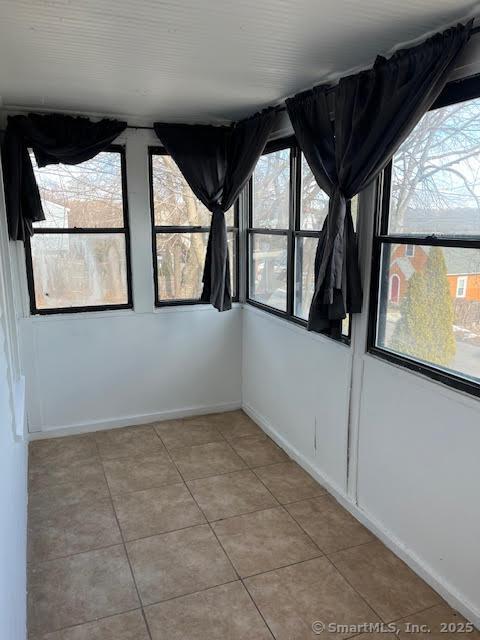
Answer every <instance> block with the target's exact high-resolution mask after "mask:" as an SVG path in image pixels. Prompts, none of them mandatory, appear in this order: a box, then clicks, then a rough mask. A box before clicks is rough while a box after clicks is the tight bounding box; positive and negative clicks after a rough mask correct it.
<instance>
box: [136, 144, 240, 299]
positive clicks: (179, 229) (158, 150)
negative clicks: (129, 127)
mask: <svg viewBox="0 0 480 640" xmlns="http://www.w3.org/2000/svg"><path fill="white" fill-rule="evenodd" d="M155 155H160V156H168V155H169V154H168V152H167V150H166V149H165V148H164V147H161V146H158V145H150V146H149V147H148V181H149V192H150V225H151V236H152V263H153V289H154V304H155V307H156V308H162V307H178V306H181V305H196V304H206V303H205V302H203V301H202V300H200V299H196V298H184V299H182V298H179V299H175V300H164V299H161V298H159V296H158V264H157V235H158V234H159V233H209V232H210V227H209V226H208V227H204V226H202V225H156V224H155V207H154V190H153V156H155ZM233 207H234V210H233V221H234V224H235V226H233V227H228V226H227V238H228V234H229V233H230V232H233V238H234V243H235V260H234V263H233V264H234V269H235V273H234V274H232V282H233V284H234V286H235V295H234V296H232V302H238V300H239V269H240V256H239V236H240V228H239V198H237V201H236V202H235V204H234V205H233Z"/></svg>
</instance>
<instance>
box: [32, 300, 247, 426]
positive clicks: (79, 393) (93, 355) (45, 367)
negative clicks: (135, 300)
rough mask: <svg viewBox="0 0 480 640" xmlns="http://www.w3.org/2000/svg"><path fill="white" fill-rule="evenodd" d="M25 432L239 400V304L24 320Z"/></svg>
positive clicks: (118, 422)
mask: <svg viewBox="0 0 480 640" xmlns="http://www.w3.org/2000/svg"><path fill="white" fill-rule="evenodd" d="M20 326H21V336H22V346H23V349H22V351H23V361H24V362H25V366H26V377H27V398H28V405H27V406H28V420H29V428H30V431H31V432H33V431H48V430H51V429H65V428H70V429H72V428H73V429H75V430H78V429H83V430H84V429H85V428H87V429H88V428H93V429H95V428H109V427H115V426H122V425H126V424H137V423H141V422H151V421H153V420H156V419H162V418H169V417H177V416H181V415H187V414H189V413H202V412H208V411H215V410H218V411H220V410H228V409H229V408H236V407H239V406H240V405H241V378H240V375H241V370H240V364H239V359H240V358H241V331H242V326H241V309H240V308H236V309H233V310H232V311H230V312H228V313H218V312H217V311H215V310H213V309H210V308H204V307H202V308H196V307H182V308H176V309H173V308H172V309H168V310H160V311H158V312H153V311H152V312H150V313H134V312H129V311H125V312H122V313H119V312H116V313H115V312H111V313H110V314H109V313H99V314H95V313H89V314H86V315H84V314H82V315H78V314H72V315H70V316H61V317H60V316H49V317H42V318H33V319H32V318H28V319H27V318H25V319H23V320H22V321H21V325H20Z"/></svg>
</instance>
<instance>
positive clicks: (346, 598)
mask: <svg viewBox="0 0 480 640" xmlns="http://www.w3.org/2000/svg"><path fill="white" fill-rule="evenodd" d="M245 586H246V587H247V589H248V591H249V592H250V594H251V595H252V597H253V599H254V601H255V603H256V604H257V606H258V608H259V609H260V612H261V614H262V615H263V617H264V618H265V620H266V622H267V624H268V626H269V627H270V629H271V630H272V631H273V633H274V635H275V638H276V640H307V639H308V640H310V639H312V640H313V639H314V638H319V637H321V638H322V639H323V640H325V639H329V638H336V639H338V638H345V637H348V636H351V635H352V634H351V633H348V632H347V633H341V632H337V633H332V632H331V631H329V629H328V628H327V629H325V630H324V631H323V632H322V633H321V634H315V633H314V632H313V631H312V624H313V623H314V622H316V621H321V622H323V623H324V624H326V625H327V626H328V625H329V624H332V623H334V624H344V625H345V624H348V625H353V624H355V625H358V624H361V623H368V622H376V621H378V617H377V616H376V615H375V613H374V612H373V611H372V610H371V609H370V608H369V607H368V606H367V605H366V604H365V602H364V601H363V600H362V598H360V596H359V595H358V594H357V593H356V592H355V591H354V589H352V587H351V586H350V585H349V584H348V583H347V581H346V580H345V579H344V578H343V577H342V576H341V575H340V574H339V572H338V571H337V570H336V569H335V567H334V566H333V565H332V564H331V563H330V562H329V560H328V559H327V558H315V559H314V560H307V561H306V562H302V563H300V564H294V565H291V566H289V567H284V568H283V569H277V570H276V571H271V572H269V573H263V574H260V575H258V576H254V577H252V578H248V579H247V580H245Z"/></svg>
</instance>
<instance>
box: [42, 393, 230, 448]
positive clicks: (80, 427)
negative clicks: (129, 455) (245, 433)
mask: <svg viewBox="0 0 480 640" xmlns="http://www.w3.org/2000/svg"><path fill="white" fill-rule="evenodd" d="M241 408H242V403H241V402H240V401H238V402H224V403H219V404H212V405H198V406H195V407H184V408H182V409H173V410H169V411H158V412H155V413H144V414H140V415H134V416H123V417H117V418H111V419H108V420H96V421H94V422H79V423H77V424H70V425H65V426H61V427H45V428H44V429H43V430H42V431H33V432H30V433H29V440H41V439H43V438H57V437H61V436H72V435H77V434H82V433H91V432H92V431H104V430H106V429H116V428H119V427H130V426H134V425H138V424H149V423H151V422H162V421H163V420H175V419H177V418H187V417H189V416H197V415H204V414H206V413H221V412H223V411H235V410H236V409H241Z"/></svg>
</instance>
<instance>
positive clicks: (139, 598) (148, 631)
mask: <svg viewBox="0 0 480 640" xmlns="http://www.w3.org/2000/svg"><path fill="white" fill-rule="evenodd" d="M153 431H154V433H155V430H153ZM94 441H95V446H96V447H97V451H98V453H99V454H100V451H99V449H98V443H97V441H96V439H95V438H94ZM101 466H102V471H103V476H104V478H105V482H106V484H107V487H108V493H109V495H110V503H111V505H112V509H113V514H114V516H115V521H116V523H117V527H118V530H119V531H120V537H121V539H122V544H123V552H124V553H125V557H126V559H127V562H128V566H129V568H130V574H131V576H132V580H133V585H134V587H135V591H136V593H137V598H138V603H139V605H140V608H141V610H142V616H143V619H144V621H145V625H146V627H147V633H148V636H149V638H150V640H153V639H152V634H151V633H150V628H149V626H148V624H147V621H146V618H145V614H144V612H143V602H142V598H141V597H140V590H139V588H138V585H137V581H136V579H135V574H134V572H133V567H132V563H131V561H130V556H129V555H128V551H127V545H126V544H125V538H124V535H123V531H122V528H121V526H120V522H119V520H118V516H117V512H116V510H115V504H114V502H113V496H112V492H111V491H110V485H109V484H108V480H107V475H106V473H105V469H104V467H103V463H102V465H101Z"/></svg>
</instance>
